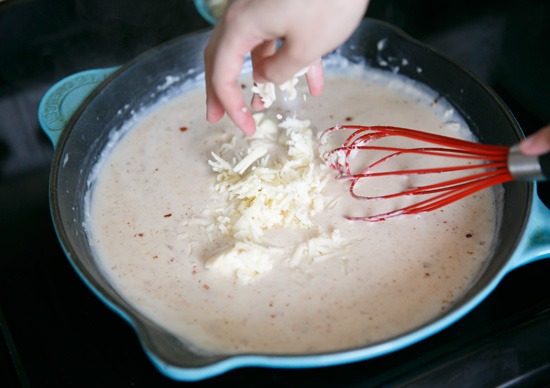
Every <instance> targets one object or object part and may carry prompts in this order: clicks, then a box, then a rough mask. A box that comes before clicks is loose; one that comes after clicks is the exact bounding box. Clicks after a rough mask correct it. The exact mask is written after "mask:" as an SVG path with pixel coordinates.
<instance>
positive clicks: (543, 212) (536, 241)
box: [509, 195, 550, 271]
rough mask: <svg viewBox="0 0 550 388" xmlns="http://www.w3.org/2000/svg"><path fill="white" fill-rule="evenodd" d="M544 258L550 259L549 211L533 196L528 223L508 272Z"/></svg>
mask: <svg viewBox="0 0 550 388" xmlns="http://www.w3.org/2000/svg"><path fill="white" fill-rule="evenodd" d="M544 258H550V210H549V209H548V208H547V207H546V206H545V205H544V203H542V201H541V200H540V198H539V197H538V196H537V195H535V196H534V198H533V206H532V208H531V214H530V216H529V222H528V224H527V227H526V229H525V232H524V233H523V237H522V239H521V241H520V243H519V245H518V248H517V249H516V252H515V253H514V255H513V257H512V260H510V268H509V270H510V271H511V270H513V269H515V268H518V267H520V266H522V265H525V264H528V263H531V262H533V261H535V260H540V259H544Z"/></svg>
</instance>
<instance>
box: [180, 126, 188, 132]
mask: <svg viewBox="0 0 550 388" xmlns="http://www.w3.org/2000/svg"><path fill="white" fill-rule="evenodd" d="M188 129H189V128H187V127H180V132H185V131H187V130H188Z"/></svg>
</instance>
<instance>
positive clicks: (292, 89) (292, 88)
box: [252, 67, 308, 108]
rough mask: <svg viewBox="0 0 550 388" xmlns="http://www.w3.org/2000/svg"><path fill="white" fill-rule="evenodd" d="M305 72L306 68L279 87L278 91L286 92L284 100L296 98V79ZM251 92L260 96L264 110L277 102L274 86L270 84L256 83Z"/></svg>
mask: <svg viewBox="0 0 550 388" xmlns="http://www.w3.org/2000/svg"><path fill="white" fill-rule="evenodd" d="M307 71H308V68H307V67H306V68H304V69H302V70H300V71H299V72H298V73H296V74H295V75H294V76H293V77H292V78H291V79H289V80H288V81H286V82H284V83H282V84H281V85H279V89H281V90H282V91H284V92H286V94H287V95H286V97H285V98H286V99H288V100H294V99H296V96H297V95H298V92H297V91H296V85H297V84H298V78H299V77H301V76H303V75H304V74H306V73H307ZM252 92H253V93H257V94H258V95H259V96H260V98H261V100H262V102H263V103H264V108H269V107H270V106H271V105H272V104H273V103H274V102H275V101H276V100H277V93H276V89H275V84H274V83H272V82H266V83H256V84H255V85H254V86H253V87H252Z"/></svg>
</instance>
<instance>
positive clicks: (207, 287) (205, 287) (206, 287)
mask: <svg viewBox="0 0 550 388" xmlns="http://www.w3.org/2000/svg"><path fill="white" fill-rule="evenodd" d="M202 288H204V289H205V290H209V289H210V286H209V285H207V284H205V285H204V286H202Z"/></svg>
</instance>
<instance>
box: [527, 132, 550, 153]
mask: <svg viewBox="0 0 550 388" xmlns="http://www.w3.org/2000/svg"><path fill="white" fill-rule="evenodd" d="M519 149H520V151H521V152H522V153H523V154H525V155H543V154H546V153H548V152H550V125H548V126H546V127H544V128H542V129H540V130H538V131H537V132H535V133H534V134H532V135H530V136H529V137H527V138H526V139H524V140H523V141H521V142H520V143H519Z"/></svg>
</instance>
